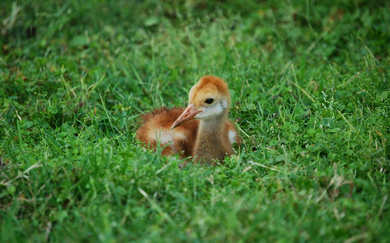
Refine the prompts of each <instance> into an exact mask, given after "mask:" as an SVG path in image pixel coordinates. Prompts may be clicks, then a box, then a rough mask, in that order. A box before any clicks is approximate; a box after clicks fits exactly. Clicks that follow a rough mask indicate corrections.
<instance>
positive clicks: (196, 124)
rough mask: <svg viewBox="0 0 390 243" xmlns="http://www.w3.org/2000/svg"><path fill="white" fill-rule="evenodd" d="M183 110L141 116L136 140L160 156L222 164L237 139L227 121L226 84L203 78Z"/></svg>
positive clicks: (164, 110)
mask: <svg viewBox="0 0 390 243" xmlns="http://www.w3.org/2000/svg"><path fill="white" fill-rule="evenodd" d="M188 98H189V102H188V106H187V107H186V108H172V109H168V108H166V107H163V108H160V109H156V110H154V111H152V112H150V113H147V114H143V115H141V119H142V123H143V124H142V126H141V127H140V128H139V129H138V130H137V132H136V139H138V140H139V141H140V142H141V143H142V144H144V145H145V146H147V147H149V148H153V149H154V150H157V147H158V146H160V148H161V154H162V155H165V156H170V155H174V154H178V155H179V156H180V157H181V158H187V157H190V158H191V157H192V158H193V159H194V160H193V161H194V163H200V164H209V165H212V166H215V165H217V164H218V163H220V164H223V163H224V162H223V160H224V158H225V157H230V156H231V155H232V154H233V153H234V151H233V145H237V146H239V145H240V143H241V138H240V136H239V133H238V131H237V129H236V128H235V126H234V125H233V123H232V122H230V121H229V119H228V114H229V110H230V102H231V101H230V93H229V89H228V85H227V83H226V82H225V81H224V80H223V79H221V78H219V77H216V76H203V77H201V78H200V79H199V81H198V82H197V83H196V84H195V85H194V86H193V87H192V88H191V89H190V92H189V95H188Z"/></svg>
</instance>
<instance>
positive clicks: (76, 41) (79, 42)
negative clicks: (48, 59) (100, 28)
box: [69, 35, 89, 47]
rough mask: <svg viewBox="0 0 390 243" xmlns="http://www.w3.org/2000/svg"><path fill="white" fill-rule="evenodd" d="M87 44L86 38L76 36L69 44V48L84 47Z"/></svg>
mask: <svg viewBox="0 0 390 243" xmlns="http://www.w3.org/2000/svg"><path fill="white" fill-rule="evenodd" d="M88 43H89V41H88V38H87V37H86V36H85V35H78V36H75V37H73V39H72V40H71V41H70V43H69V46H72V47H76V46H86V45H88Z"/></svg>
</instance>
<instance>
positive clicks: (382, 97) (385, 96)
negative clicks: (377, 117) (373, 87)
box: [381, 91, 389, 101]
mask: <svg viewBox="0 0 390 243" xmlns="http://www.w3.org/2000/svg"><path fill="white" fill-rule="evenodd" d="M388 95H389V92H387V91H383V93H382V94H381V101H384V100H385V99H386V98H387V96H388Z"/></svg>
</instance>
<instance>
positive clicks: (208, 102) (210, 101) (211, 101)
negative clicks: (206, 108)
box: [205, 98, 214, 104]
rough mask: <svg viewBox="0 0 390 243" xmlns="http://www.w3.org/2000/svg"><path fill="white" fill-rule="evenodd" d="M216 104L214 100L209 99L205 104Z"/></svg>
mask: <svg viewBox="0 0 390 243" xmlns="http://www.w3.org/2000/svg"><path fill="white" fill-rule="evenodd" d="M213 102H214V99H213V98H208V99H207V100H206V101H205V103H207V104H211V103H213Z"/></svg>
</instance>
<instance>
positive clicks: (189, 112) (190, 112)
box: [171, 104, 202, 129]
mask: <svg viewBox="0 0 390 243" xmlns="http://www.w3.org/2000/svg"><path fill="white" fill-rule="evenodd" d="M200 112H202V110H198V109H196V108H195V106H194V105H193V104H189V105H188V106H187V108H186V109H185V110H184V111H183V113H181V115H180V116H179V117H178V118H177V119H176V121H175V122H174V123H173V124H172V127H171V129H174V128H175V127H178V126H180V124H182V123H183V122H186V121H190V120H193V119H195V116H196V114H198V113H200Z"/></svg>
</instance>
